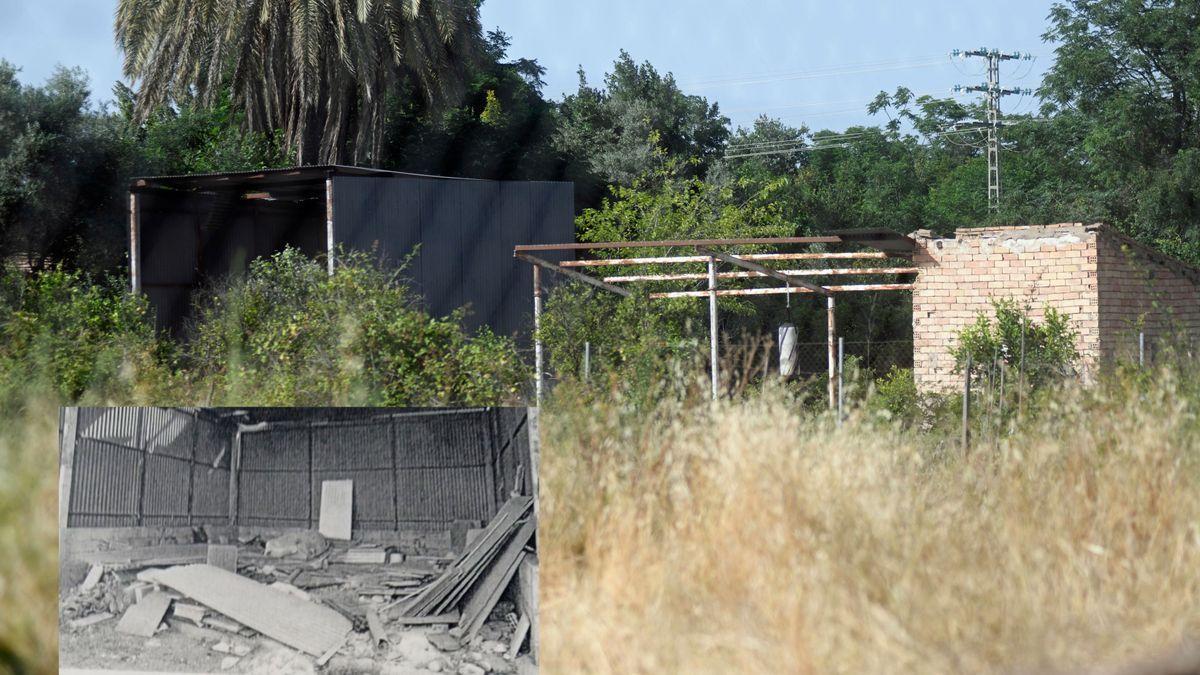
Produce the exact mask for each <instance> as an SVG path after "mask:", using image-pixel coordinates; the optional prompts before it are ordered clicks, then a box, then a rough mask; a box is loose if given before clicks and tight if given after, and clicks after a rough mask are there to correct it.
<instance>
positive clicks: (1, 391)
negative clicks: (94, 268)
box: [0, 267, 160, 408]
mask: <svg viewBox="0 0 1200 675" xmlns="http://www.w3.org/2000/svg"><path fill="white" fill-rule="evenodd" d="M159 348H160V345H159V344H158V343H157V342H156V340H155V338H154V331H153V328H152V327H151V324H150V322H149V320H148V316H147V307H146V303H145V300H144V299H143V298H140V297H134V296H133V295H131V294H130V293H129V291H128V290H127V289H125V288H124V287H123V286H122V285H121V284H120V283H119V282H118V281H116V280H115V279H105V280H96V279H93V278H91V277H89V276H87V275H85V274H83V273H80V272H69V271H65V270H63V269H62V268H61V267H57V268H53V269H50V270H48V271H45V272H41V273H35V274H32V275H25V274H23V273H22V272H20V271H19V270H16V269H14V268H11V267H6V268H5V269H4V270H3V273H2V275H0V405H2V406H5V407H6V408H7V407H8V406H11V405H15V404H18V403H20V402H21V401H24V400H25V399H26V398H27V397H28V396H29V392H30V390H31V389H32V388H34V387H35V386H42V387H49V388H51V389H52V390H53V391H54V392H55V394H56V395H57V396H59V397H61V398H62V399H63V400H66V401H76V400H79V399H80V398H81V397H83V396H84V394H85V392H87V393H90V394H91V395H92V396H93V397H94V398H95V399H96V400H105V399H108V398H112V397H118V398H128V397H131V396H132V395H133V387H134V385H135V382H134V379H133V377H132V374H133V373H136V372H139V371H143V372H144V371H146V369H148V368H152V367H153V366H152V364H153V363H154V361H155V357H156V354H155V352H156V350H157V349H159Z"/></svg>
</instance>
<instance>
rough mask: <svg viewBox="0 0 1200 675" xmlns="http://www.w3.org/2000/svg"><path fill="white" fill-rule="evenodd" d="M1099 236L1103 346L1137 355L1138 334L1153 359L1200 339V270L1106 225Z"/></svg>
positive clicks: (1108, 351)
mask: <svg viewBox="0 0 1200 675" xmlns="http://www.w3.org/2000/svg"><path fill="white" fill-rule="evenodd" d="M1100 233H1101V236H1100V237H1099V262H1100V267H1099V271H1100V274H1099V282H1100V283H1099V304H1100V350H1101V353H1102V355H1103V357H1104V358H1105V359H1112V358H1119V359H1129V360H1132V359H1135V358H1137V351H1138V333H1139V332H1143V331H1144V332H1145V335H1146V349H1147V352H1149V353H1148V357H1150V358H1152V357H1153V355H1154V353H1155V352H1156V351H1158V350H1160V349H1161V348H1162V347H1163V346H1164V345H1165V344H1169V343H1175V342H1177V341H1184V342H1190V343H1192V344H1195V341H1197V340H1200V270H1197V269H1195V268H1192V267H1189V266H1187V265H1184V264H1183V263H1180V262H1178V261H1176V260H1173V259H1171V258H1169V257H1167V256H1165V255H1163V254H1161V253H1158V252H1157V251H1154V250H1152V249H1149V248H1147V247H1145V246H1143V245H1141V244H1139V243H1137V242H1135V241H1133V240H1132V239H1129V238H1128V237H1125V236H1124V235H1122V234H1120V233H1118V232H1116V231H1114V230H1112V229H1111V228H1107V227H1103V228H1101V230H1100Z"/></svg>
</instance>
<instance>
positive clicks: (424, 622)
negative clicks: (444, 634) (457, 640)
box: [393, 609, 462, 626]
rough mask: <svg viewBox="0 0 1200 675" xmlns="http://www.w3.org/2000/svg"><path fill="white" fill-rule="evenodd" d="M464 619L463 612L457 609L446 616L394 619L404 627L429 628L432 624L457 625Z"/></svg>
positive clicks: (433, 615) (434, 615)
mask: <svg viewBox="0 0 1200 675" xmlns="http://www.w3.org/2000/svg"><path fill="white" fill-rule="evenodd" d="M461 618H462V612H459V611H458V610H457V609H456V610H453V611H450V612H446V613H445V614H432V615H430V616H401V617H394V618H393V620H394V621H395V622H396V623H398V624H400V625H402V626H429V625H432V624H439V623H444V624H446V625H450V624H457V623H458V622H459V620H460V619H461Z"/></svg>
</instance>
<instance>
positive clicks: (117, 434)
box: [78, 407, 142, 448]
mask: <svg viewBox="0 0 1200 675" xmlns="http://www.w3.org/2000/svg"><path fill="white" fill-rule="evenodd" d="M141 420H142V412H141V410H140V409H139V408H133V407H127V408H81V409H80V412H79V432H78V433H79V438H87V439H94V440H101V441H107V442H109V443H116V444H117V445H122V446H125V447H128V448H137V447H140V445H141V442H140V436H139V435H138V434H139V429H140V426H139V425H140V424H141Z"/></svg>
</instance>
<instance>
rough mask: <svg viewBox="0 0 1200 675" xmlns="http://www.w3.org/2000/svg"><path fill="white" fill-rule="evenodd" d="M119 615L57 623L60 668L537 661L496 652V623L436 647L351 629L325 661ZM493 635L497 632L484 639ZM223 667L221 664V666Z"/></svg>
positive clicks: (422, 670)
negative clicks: (451, 646)
mask: <svg viewBox="0 0 1200 675" xmlns="http://www.w3.org/2000/svg"><path fill="white" fill-rule="evenodd" d="M117 621H118V619H117V618H116V617H114V618H112V619H108V620H107V621H103V622H101V623H98V624H93V625H91V626H86V627H83V628H71V627H69V626H64V627H63V629H62V633H61V636H60V642H59V667H60V668H80V669H90V670H112V671H119V672H129V671H159V672H190V673H195V672H211V673H272V674H273V673H315V672H324V673H338V674H341V673H347V674H348V673H378V674H379V675H424V674H428V673H456V672H459V669H460V668H462V667H463V665H464V664H472V665H475V666H478V667H479V669H480V670H479V671H476V670H469V669H468V670H467V671H465V672H480V671H482V672H484V673H500V674H504V675H535V674H536V673H537V666H536V665H535V664H534V663H533V661H532V660H531V659H530V658H529V656H527V655H525V656H521V657H520V658H518V659H516V660H515V661H513V662H506V661H504V660H503V658H502V657H501V655H500V654H499V650H500V649H501V647H502V645H503V644H504V642H502V638H503V637H504V636H503V634H502V633H503V631H504V627H503V623H502V622H489V623H488V624H486V625H485V627H484V630H483V631H481V636H482V637H481V638H480V639H477V640H476V641H475V642H474V643H472V645H470V646H467V647H464V648H463V649H461V650H458V651H454V652H441V651H439V650H438V649H437V648H435V647H434V646H433V645H432V644H430V642H429V641H428V640H427V639H426V637H425V635H426V633H427V632H429V630H430V629H427V628H416V627H415V628H409V629H403V630H399V629H396V630H390V631H389V635H388V637H389V642H390V645H389V646H388V647H387V648H385V649H375V648H373V647H372V646H371V645H370V640H369V638H368V637H367V636H366V635H365V634H362V633H352V634H351V636H350V640H349V641H348V643H347V645H346V647H345V648H344V649H343V650H341V651H340V652H339V654H338V655H337V656H335V657H334V658H333V659H331V660H330V662H329V663H328V664H326V666H325V667H324V668H318V667H317V666H316V665H315V659H313V658H311V657H308V656H305V655H302V654H299V653H297V652H296V651H295V650H292V649H289V648H287V647H284V646H283V645H280V644H279V643H276V642H274V641H273V640H269V639H266V638H263V637H256V638H241V637H237V636H227V635H224V634H218V635H213V636H212V637H206V636H204V637H201V636H197V635H196V631H192V630H190V629H188V628H186V627H181V626H179V625H172V626H170V627H169V628H167V629H165V630H160V631H159V632H158V633H157V634H156V635H155V636H154V637H152V638H142V637H135V636H131V635H125V634H123V633H119V632H117V630H116V626H117ZM490 637H494V638H496V639H483V638H490ZM221 641H237V642H241V643H243V644H247V645H251V646H253V651H251V652H250V653H249V654H247V655H246V656H243V657H241V658H238V659H237V661H236V663H230V662H231V661H233V658H235V657H231V656H230V655H228V654H222V653H219V652H217V651H214V650H213V648H212V647H213V645H214V644H216V643H217V642H221ZM223 665H224V666H226V667H225V668H222V666H223Z"/></svg>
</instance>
